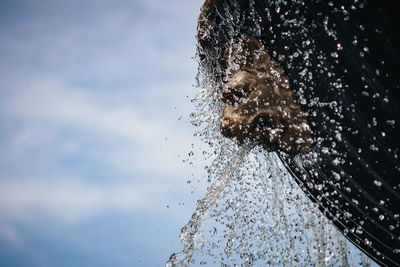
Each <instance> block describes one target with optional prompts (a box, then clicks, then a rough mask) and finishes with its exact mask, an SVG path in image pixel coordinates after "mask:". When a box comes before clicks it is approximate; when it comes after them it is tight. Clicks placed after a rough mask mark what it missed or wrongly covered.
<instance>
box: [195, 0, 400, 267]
mask: <svg viewBox="0 0 400 267" xmlns="http://www.w3.org/2000/svg"><path fill="white" fill-rule="evenodd" d="M394 7H395V1H378V0H370V1H361V0H360V1H355V0H354V1H344V0H342V1H340V0H339V1H322V0H321V1H318V0H314V1H300V0H288V1H278V0H274V1H273V0H271V1H268V0H255V1H244V0H243V1H241V0H235V1H233V0H231V1H228V0H208V1H206V3H205V5H204V6H203V9H202V14H201V15H200V18H199V35H198V39H199V56H200V59H201V64H202V65H203V66H204V67H205V68H206V69H208V70H209V72H213V69H220V68H222V69H224V68H225V69H227V68H228V66H227V65H226V62H225V61H224V52H225V50H226V49H227V48H228V47H229V45H230V43H232V42H237V41H238V40H240V39H241V38H243V37H244V36H254V37H255V38H256V39H257V40H258V41H260V42H261V43H262V44H263V45H264V47H265V49H266V51H267V52H268V54H269V55H271V57H272V58H273V59H274V60H275V61H277V62H279V64H280V65H281V66H282V68H283V69H284V72H285V74H286V75H287V76H288V78H289V82H290V88H291V89H292V90H293V91H294V92H295V94H296V96H297V98H298V99H299V103H300V104H301V108H302V110H304V111H305V112H306V113H307V121H308V123H309V125H310V127H311V132H312V137H313V145H312V147H311V150H310V151H309V152H307V153H299V154H297V155H291V156H285V155H284V154H281V158H282V160H283V161H284V162H285V164H286V166H287V169H288V170H289V171H290V172H291V173H292V174H293V177H294V178H295V179H296V181H297V183H298V184H299V185H300V186H301V188H302V189H303V190H304V191H305V192H306V193H307V195H308V196H309V197H310V198H311V199H312V200H313V201H314V202H316V203H318V204H319V207H320V209H321V211H322V212H323V213H324V214H325V215H326V216H327V217H328V218H329V219H330V220H331V221H332V223H334V224H335V225H336V227H337V228H338V229H339V230H340V231H341V232H342V233H343V234H344V235H345V236H346V237H347V238H348V239H349V240H350V241H351V242H353V243H354V244H355V245H356V246H357V247H359V248H360V249H361V250H362V251H364V252H365V253H366V254H367V255H368V256H369V257H371V258H372V259H373V260H374V261H375V262H377V263H379V264H381V265H387V266H399V265H400V226H399V224H400V218H399V217H400V188H399V186H400V185H399V184H400V162H399V161H400V160H399V157H400V155H399V153H400V152H399V150H400V141H399V140H400V127H399V124H400V19H398V15H397V14H396V12H395V11H394ZM214 75H215V77H216V79H220V80H223V79H224V78H225V73H224V72H215V73H214ZM221 90H222V89H221Z"/></svg>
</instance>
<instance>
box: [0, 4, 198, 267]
mask: <svg viewBox="0 0 400 267" xmlns="http://www.w3.org/2000/svg"><path fill="white" fill-rule="evenodd" d="M201 4H202V1H200V0H190V1H188V0H168V1H164V0H141V1H139V0H136V1H108V0H96V1H94V0H93V1H87V0H85V1H83V0H80V1H72V0H68V1H63V0H59V1H51V0H48V1H45V0H40V1H39V0H35V1H34V0H26V1H23V0H20V1H1V2H0V55H1V60H0V138H1V139H0V151H1V153H0V266H161V265H163V264H164V263H165V261H166V260H167V259H168V257H169V255H170V253H171V252H174V251H178V250H179V249H180V248H181V244H180V242H179V239H178V234H179V231H180V228H181V227H182V226H183V225H184V224H185V223H186V221H187V220H188V218H189V216H190V213H191V211H192V210H193V209H194V205H195V202H196V199H197V198H198V197H199V196H200V195H201V194H202V192H204V190H205V187H206V184H205V183H204V182H203V181H202V180H201V179H202V178H205V174H204V171H203V166H204V160H203V159H202V158H201V157H200V156H197V155H198V154H201V153H198V152H199V151H202V150H203V149H206V148H204V147H203V146H204V145H203V144H202V143H201V142H200V140H198V139H195V138H194V137H193V133H194V131H195V129H194V128H193V127H192V126H190V124H189V123H188V115H189V113H190V112H192V111H193V110H194V107H193V106H192V104H191V103H190V98H191V97H193V96H194V94H195V91H196V89H195V88H194V87H193V86H192V85H193V84H194V82H195V75H196V72H197V63H196V61H195V60H194V59H192V57H193V56H194V55H195V44H196V40H195V31H196V20H197V16H198V13H199V8H200V6H201ZM193 149H194V151H195V157H194V162H195V163H194V164H193V165H191V164H188V162H187V158H188V156H187V154H188V152H189V151H191V150H193ZM183 161H186V162H183ZM193 177H195V178H193ZM190 179H192V180H200V182H199V183H197V184H196V185H193V183H192V184H188V183H186V181H187V180H190ZM204 180H205V179H204ZM193 191H194V193H192V192H193Z"/></svg>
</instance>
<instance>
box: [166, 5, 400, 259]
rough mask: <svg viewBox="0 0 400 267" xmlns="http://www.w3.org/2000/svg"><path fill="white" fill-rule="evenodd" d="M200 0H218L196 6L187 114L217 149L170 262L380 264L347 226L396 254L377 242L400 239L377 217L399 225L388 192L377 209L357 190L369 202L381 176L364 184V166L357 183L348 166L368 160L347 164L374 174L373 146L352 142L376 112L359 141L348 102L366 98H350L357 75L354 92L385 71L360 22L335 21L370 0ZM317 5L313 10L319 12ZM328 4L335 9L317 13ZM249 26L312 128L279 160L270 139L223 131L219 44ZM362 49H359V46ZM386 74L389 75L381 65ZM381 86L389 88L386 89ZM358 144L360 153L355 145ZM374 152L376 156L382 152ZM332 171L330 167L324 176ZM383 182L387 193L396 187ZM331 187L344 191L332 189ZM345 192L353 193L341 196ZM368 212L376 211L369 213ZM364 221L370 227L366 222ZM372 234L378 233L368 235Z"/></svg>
mask: <svg viewBox="0 0 400 267" xmlns="http://www.w3.org/2000/svg"><path fill="white" fill-rule="evenodd" d="M207 2H208V3H209V4H210V6H212V5H215V6H216V7H215V8H214V9H213V10H211V8H210V7H209V6H206V7H205V8H204V9H203V16H204V18H202V17H200V20H199V37H198V38H199V56H198V59H199V62H200V67H199V75H198V88H199V92H198V95H197V96H196V98H195V99H194V100H193V102H194V104H195V106H196V112H194V113H193V114H192V122H193V124H194V125H196V126H198V127H199V128H200V130H199V131H198V133H196V135H198V136H201V138H202V139H203V141H204V142H206V143H207V144H209V145H210V148H211V150H212V152H210V154H212V155H213V156H214V157H215V160H214V161H213V162H212V164H211V165H210V166H209V167H208V172H209V177H208V179H209V181H210V182H212V183H211V185H210V187H209V188H208V192H207V194H206V196H205V197H204V198H203V199H202V200H200V201H199V203H198V207H197V209H196V210H195V212H194V213H193V215H192V217H191V219H190V221H189V222H188V224H187V225H186V226H185V227H183V229H182V233H181V235H180V238H181V239H182V242H183V245H184V248H183V250H182V252H180V253H175V254H172V255H171V257H170V259H169V261H168V262H167V266H188V265H192V264H193V265H196V264H199V265H221V266H370V265H376V263H374V262H372V261H371V260H369V258H368V257H367V256H365V255H364V254H363V253H362V252H361V251H359V250H358V249H357V248H356V247H355V246H354V245H353V244H352V243H350V242H349V241H348V240H347V239H346V238H345V237H344V236H343V235H342V233H344V234H345V235H347V234H348V235H349V236H350V239H351V240H352V241H353V242H355V243H356V244H357V246H359V247H361V248H362V249H363V250H369V249H370V250H369V255H370V256H371V257H373V258H374V259H375V260H378V261H381V262H385V261H387V264H391V263H393V262H394V261H395V256H393V251H390V250H394V251H396V248H393V247H392V248H390V247H389V248H388V246H387V244H384V242H388V241H387V240H391V241H390V242H396V241H393V240H394V238H387V236H389V237H390V235H386V234H387V232H388V231H386V230H387V229H385V228H384V226H381V225H378V224H379V223H377V222H376V221H382V222H383V223H386V220H389V219H390V220H391V219H392V218H394V220H397V223H396V224H395V225H392V224H390V225H389V226H388V229H389V230H391V231H396V229H397V228H398V218H399V216H398V214H396V213H395V212H392V213H395V214H392V213H391V211H390V210H389V211H388V209H389V208H391V207H392V206H390V201H386V203H389V206H387V207H388V208H387V207H386V206H385V201H383V200H381V201H380V202H379V203H381V204H380V206H378V207H374V208H373V209H372V206H371V208H370V207H369V206H368V205H372V204H370V202H365V201H364V200H362V198H360V195H363V194H364V195H367V200H368V201H372V203H375V202H373V201H375V200H374V199H373V197H371V195H369V196H368V194H367V193H368V192H367V190H369V191H370V192H371V191H373V190H374V191H377V190H378V191H379V190H381V189H382V188H384V187H382V184H383V185H384V186H387V185H386V184H385V182H384V181H383V180H382V178H380V177H378V176H377V175H376V174H375V173H374V175H375V176H374V177H375V178H374V183H373V184H372V186H376V188H375V187H371V185H370V184H367V183H366V182H365V181H366V179H365V178H364V177H361V178H362V179H364V180H357V181H356V182H355V181H354V180H353V176H352V175H348V173H346V171H347V172H349V170H351V171H354V170H357V171H354V172H355V173H356V172H358V171H360V170H361V171H362V170H363V169H362V168H361V167H359V166H358V165H357V166H354V168H353V169H354V170H352V166H353V164H354V165H356V164H358V163H357V162H356V160H359V161H360V162H362V163H363V164H365V166H366V169H367V173H366V174H369V173H373V169H371V168H370V165H369V164H368V162H367V160H368V159H369V158H370V156H369V155H368V154H362V153H365V152H364V151H363V152H361V151H362V149H361V148H358V150H357V149H356V147H355V145H354V146H352V145H351V144H350V145H349V143H350V141H351V142H353V144H357V146H361V145H363V144H362V142H370V141H371V140H372V139H373V140H376V136H374V132H373V130H372V128H373V127H376V125H377V122H376V120H374V118H375V117H373V118H372V119H371V122H370V121H368V124H366V126H368V130H365V136H366V138H364V139H362V140H364V141H362V142H361V144H360V143H357V138H358V137H357V136H356V135H357V134H359V132H360V131H363V133H364V130H363V129H362V128H360V126H359V125H361V124H362V123H364V122H365V121H366V120H367V119H366V118H365V110H366V109H365V106H366V104H363V105H359V106H356V105H355V104H357V102H358V101H359V99H361V98H356V96H358V95H357V94H359V92H358V91H357V90H353V89H352V86H363V87H362V88H363V89H364V90H365V91H362V92H360V95H361V97H363V96H364V97H365V96H369V93H368V90H372V89H368V88H373V85H374V83H377V82H376V81H377V80H378V78H379V76H381V77H382V76H383V74H382V73H380V71H379V69H376V70H374V71H375V73H372V72H371V71H369V69H368V66H369V65H368V64H367V63H368V62H367V61H365V58H364V57H366V56H365V54H367V53H369V52H370V46H368V44H369V43H370V40H369V39H368V38H366V37H365V36H366V34H365V33H364V31H365V26H364V25H362V24H361V23H358V22H357V23H355V24H356V26H355V27H354V28H352V29H351V31H352V32H353V33H357V34H358V35H355V34H354V35H351V34H350V33H351V31H350V30H349V29H348V28H346V27H347V26H346V25H345V26H343V25H341V23H342V22H343V23H347V22H348V21H351V20H352V15H353V13H354V14H355V15H354V16H355V17H356V18H358V19H360V18H361V19H363V21H365V19H364V17H362V16H361V15H362V14H363V13H362V12H361V11H360V14H361V15H359V14H358V13H357V12H359V10H362V9H363V8H364V6H365V3H364V2H365V1H359V0H353V1H349V2H346V3H344V4H343V5H342V4H338V3H336V2H335V3H333V2H329V1H325V2H326V3H325V2H324V1H322V0H313V1H311V0H310V2H307V3H306V1H303V0H274V1H268V0H260V1H254V0H250V1H241V0H237V1H222V0H221V1H218V0H210V1H206V3H207ZM339 2H340V1H339ZM321 3H322V4H321ZM308 5H309V6H311V7H308ZM243 6H245V7H246V8H245V9H244V8H243ZM312 7H314V8H315V10H319V11H315V14H314V13H313V10H312ZM260 10H261V13H260ZM310 10H311V11H310ZM327 10H328V11H327ZM324 12H325V13H326V14H332V15H324V14H325V13H324ZM318 22H320V24H318ZM338 24H340V25H338ZM349 25H350V24H349ZM350 26H352V24H351V25H350ZM350 26H349V27H350ZM336 29H338V30H336ZM378 30H379V29H377V30H376V32H377V33H379V31H378ZM266 32H267V33H266ZM244 35H247V36H254V37H255V38H256V39H258V40H263V41H264V43H263V44H264V45H265V47H264V49H265V50H268V53H269V54H270V55H271V57H273V58H274V59H275V60H277V61H279V62H280V63H282V64H283V65H284V69H285V70H286V71H287V72H288V73H289V74H290V75H289V77H291V78H292V80H291V81H290V82H291V85H292V86H293V87H294V88H296V91H295V94H296V97H297V99H298V102H299V103H301V104H302V105H303V107H305V108H306V110H307V113H308V118H309V119H310V118H311V123H310V125H311V128H312V129H313V130H314V132H313V134H314V143H313V146H312V148H311V149H310V151H309V152H307V153H305V154H300V155H296V156H293V157H291V158H290V159H288V160H285V157H283V156H282V155H281V154H279V153H276V152H272V151H268V148H266V147H265V146H260V145H257V144H254V143H251V142H249V143H245V144H244V145H243V144H242V145H239V144H238V143H236V142H234V141H232V140H229V139H227V138H224V137H223V136H222V135H221V133H220V124H221V120H222V119H221V113H222V109H223V102H222V101H221V100H220V99H221V91H222V88H224V86H225V84H226V83H227V81H228V79H229V74H228V73H227V67H226V63H225V62H224V60H223V57H224V51H225V49H226V48H227V47H229V46H231V45H232V44H234V43H235V42H237V41H238V39H240V38H241V37H245V36H244ZM348 35H349V36H348ZM361 36H363V38H361ZM367 36H368V35H367ZM350 39H351V40H350ZM349 40H350V41H349ZM332 44H334V45H332ZM373 44H374V43H372V45H373ZM371 47H372V46H371ZM205 48H207V49H205ZM360 49H361V50H362V52H359V50H360ZM345 52H346V53H353V54H354V55H355V54H356V53H357V56H359V57H360V58H361V59H360V60H359V59H355V58H353V57H351V56H350V55H349V54H347V57H345V56H344V54H343V53H345ZM376 53H378V52H376ZM379 55H382V57H383V56H386V55H383V54H379ZM382 62H383V61H382ZM382 62H381V63H379V64H382V65H384V64H385V62H383V63H382ZM345 64H347V65H346V66H350V67H352V68H354V69H355V70H356V71H357V75H359V77H358V76H357V77H358V78H360V80H361V82H362V84H361V85H359V84H358V82H354V81H353V80H352V79H353V78H352V77H350V76H349V74H348V73H349V70H348V69H347V67H344V66H345ZM369 64H370V66H371V67H372V66H373V64H375V63H374V62H373V61H369ZM350 71H351V69H350ZM386 76H387V77H389V76H388V74H387V75H386ZM349 77H350V78H349ZM347 82H349V83H352V84H353V85H352V84H350V85H349V84H347ZM364 84H365V86H364ZM389 85H390V84H389ZM351 90H353V91H351ZM350 92H353V93H354V94H353V95H351V94H350ZM388 92H389V91H388V90H387V91H386V92H385V95H386V94H388V95H389V93H388ZM372 97H373V99H379V98H380V97H382V98H383V100H382V103H383V104H387V103H388V102H389V100H388V99H389V98H387V97H386V96H385V97H383V96H382V95H379V94H378V93H374V94H373V95H372ZM354 99H356V101H354ZM361 100H362V99H361ZM361 100H360V101H361ZM351 101H354V103H355V104H354V103H351ZM374 101H375V102H374ZM376 101H377V100H373V102H371V103H372V104H373V105H374V106H373V107H372V109H371V114H373V113H374V112H375V109H376V107H375V106H378V108H379V105H378V104H377V102H376ZM349 102H350V103H349ZM358 108H362V109H363V112H364V113H360V114H361V115H359V114H358V113H357V112H360V110H359V109H358ZM393 110H394V111H393V112H392V111H391V112H392V113H390V112H389V113H390V114H395V112H396V109H395V108H393ZM346 112H347V113H346ZM343 114H345V115H343ZM367 115H369V114H367ZM371 116H372V115H371ZM373 116H376V115H373ZM385 116H386V115H385ZM393 116H394V115H393ZM349 118H352V119H351V122H349V121H347V120H349ZM355 118H358V121H357V120H356V119H355ZM346 119H347V120H346ZM368 120H369V119H368ZM353 121H354V122H353ZM379 123H381V122H379ZM382 124H384V123H381V125H382ZM349 125H351V127H348V126H349ZM385 125H387V127H392V128H390V129H389V130H393V129H395V120H391V119H390V120H386V124H385ZM353 126H354V129H353V128H352V127H353ZM346 127H347V128H346ZM356 127H359V128H356ZM359 129H361V130H359ZM393 131H395V130H393ZM387 134H388V131H385V132H383V135H382V136H383V137H385V135H387ZM353 135H354V136H356V137H353ZM368 138H370V139H368ZM360 140H361V139H360ZM345 142H348V143H345ZM343 144H345V145H343ZM379 145H381V144H379ZM368 147H369V148H370V150H371V151H373V152H371V153H377V152H378V151H379V148H380V149H381V151H383V146H382V145H381V146H380V147H379V146H378V147H377V146H375V145H374V143H372V144H371V145H369V144H368ZM356 150H357V151H358V153H359V154H358V155H357V156H353V154H354V153H355V152H354V151H356ZM343 151H344V152H343ZM352 153H353V154H352ZM389 153H392V154H393V155H394V157H395V158H396V159H397V154H396V153H397V149H392V150H391V149H390V148H389ZM385 156H387V153H386V154H385ZM373 159H374V158H373ZM321 162H322V163H321ZM366 162H367V163H366ZM375 162H376V164H378V161H375ZM318 164H320V165H318ZM381 164H382V162H381ZM288 165H289V167H291V168H290V169H291V170H292V169H294V170H295V172H296V174H297V177H296V176H294V175H293V174H291V173H289V172H288V168H287V167H288ZM348 165H349V166H348ZM356 167H357V168H356ZM324 168H326V170H324ZM328 172H329V175H330V176H329V177H326V175H327V173H328ZM388 172H389V171H388ZM393 173H394V172H393ZM319 174H322V176H321V177H320V176H319ZM396 175H397V176H398V174H394V177H397V176H396ZM331 178H332V179H331ZM301 179H303V180H301ZM324 179H325V180H324ZM295 181H296V182H295ZM382 181H383V182H382ZM363 183H364V184H363ZM366 186H368V187H366ZM363 187H364V188H363ZM365 188H366V189H365ZM352 190H353V192H352ZM354 190H357V192H354ZM363 190H364V191H363ZM390 190H391V191H390ZM390 190H389V192H391V193H392V192H393V190H392V189H390ZM394 190H396V188H394ZM305 192H307V195H306V193H305ZM393 194H395V193H393ZM335 196H339V197H336V199H335ZM349 196H350V197H352V198H350V199H348V197H349ZM391 197H392V196H391ZM338 199H339V200H338ZM343 199H344V200H343ZM336 200H338V202H336ZM361 200H362V201H363V205H365V206H363V207H362V208H363V209H365V210H367V211H364V210H362V208H361V204H360V203H359V201H361ZM340 201H342V202H340ZM338 203H339V204H342V203H345V205H343V206H340V205H339V204H338ZM382 203H383V204H382ZM367 204H368V205H367ZM373 205H375V204H373ZM335 209H338V210H335ZM371 209H372V210H373V212H375V213H373V214H372V215H371V213H369V212H370V210H371ZM393 210H394V211H395V209H394V208H393V207H392V211H393ZM333 211H334V212H335V213H333ZM351 212H354V214H351ZM360 214H361V215H360ZM384 214H385V215H384ZM375 215H376V217H377V218H378V219H375V217H373V216H375ZM363 216H364V217H363ZM326 217H329V218H330V220H328V219H327V218H326ZM343 218H344V219H343ZM365 218H367V220H369V221H365ZM333 223H335V225H336V227H338V228H339V229H340V231H342V233H341V232H340V231H338V230H337V228H335V226H334V225H333ZM342 223H346V224H347V225H345V226H343V224H342ZM389 223H391V221H390V222H388V224H389ZM367 224H368V225H367ZM348 225H350V227H349V226H348ZM365 225H367V226H368V227H369V228H364V226H365ZM342 226H343V227H342ZM375 226H376V227H378V228H377V229H384V233H385V235H383V234H380V233H381V232H379V234H380V235H381V236H379V234H375V233H369V232H368V229H375V228H373V227H375ZM379 227H380V228H379ZM374 234H375V236H374ZM365 236H366V237H365ZM371 237H372V238H375V237H376V239H373V242H371ZM379 238H381V240H379ZM383 238H387V239H385V240H384V239H383ZM371 244H372V245H373V246H374V245H379V246H382V247H379V249H380V251H385V253H387V254H386V255H388V257H386V256H382V254H381V252H379V251H375V250H374V247H373V246H371ZM382 244H383V245H382ZM387 251H388V252H387ZM399 251H400V250H399ZM390 253H392V254H390ZM394 254H395V253H394ZM375 257H376V258H375ZM390 257H391V258H390ZM388 258H390V259H388Z"/></svg>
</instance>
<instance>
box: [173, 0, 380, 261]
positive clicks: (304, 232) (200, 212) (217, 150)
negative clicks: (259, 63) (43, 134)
mask: <svg viewBox="0 0 400 267" xmlns="http://www.w3.org/2000/svg"><path fill="white" fill-rule="evenodd" d="M250 2H251V3H252V1H250ZM275 2H277V3H278V2H285V1H275ZM293 2H299V4H301V3H302V1H293ZM356 2H357V1H356ZM266 12H275V13H279V12H280V9H279V6H278V5H277V6H276V7H274V8H271V9H270V10H267V11H266ZM249 13H250V15H251V14H253V13H255V12H252V10H250V12H249ZM222 15H223V16H224V17H227V18H230V19H229V20H227V21H226V22H224V23H226V24H227V25H224V26H225V27H224V29H227V30H228V31H229V35H231V36H235V35H236V31H238V28H240V27H242V26H241V21H242V19H241V16H242V14H240V13H238V12H236V11H235V9H234V8H233V9H228V8H227V9H226V14H222ZM283 20H284V19H283ZM254 21H255V24H254V35H257V33H258V31H259V26H258V25H257V23H256V22H257V17H255V19H254ZM326 22H327V23H326V25H325V28H326V35H327V36H329V38H332V39H335V38H336V36H335V32H334V31H332V30H331V29H330V28H329V27H328V26H329V20H328V18H327V19H326ZM284 23H287V24H292V25H293V31H292V32H288V33H286V34H287V36H288V40H289V39H290V34H292V35H296V34H302V38H303V39H304V41H303V42H302V45H303V48H301V47H300V48H299V49H298V51H299V52H300V54H301V52H303V56H304V60H303V62H304V64H305V66H308V65H307V58H308V56H309V55H311V54H312V53H314V54H315V56H317V57H321V60H322V56H321V55H322V54H321V55H320V54H318V51H317V50H316V49H314V48H313V41H312V40H311V41H309V40H308V39H307V38H308V37H307V27H304V25H303V24H304V20H303V19H302V18H301V17H299V18H298V19H297V20H290V21H285V22H284ZM214 26H215V27H214V28H210V31H213V30H214V31H218V30H219V28H218V27H219V26H218V25H214ZM298 29H301V31H300V30H298ZM271 32H273V29H272V30H271ZM205 34H207V33H205ZM282 38H283V41H284V40H285V39H284V38H285V37H282ZM228 42H229V40H228ZM339 45H340V44H339ZM340 48H341V47H340V46H338V49H339V50H340ZM218 49H220V48H218V46H216V47H215V51H207V53H208V54H207V56H208V57H211V58H212V57H217V56H218V55H221V51H219V50H218ZM301 49H303V51H300V50H301ZM313 49H314V50H313ZM336 55H337V54H334V53H333V54H332V56H334V57H336ZM298 56H299V53H297V52H296V53H294V54H293V55H292V56H291V57H293V60H296V58H297V57H298ZM275 57H276V58H279V55H278V54H277V55H275ZM309 67H311V66H308V68H309ZM224 71H225V70H224V68H223V67H222V66H220V65H218V61H216V63H215V62H214V63H213V64H203V65H201V66H200V68H199V75H198V85H197V87H198V89H199V91H198V94H197V96H196V97H195V99H194V100H193V103H194V104H195V106H196V111H195V112H194V113H193V114H191V117H192V123H193V124H194V125H196V126H198V127H199V131H198V132H197V133H196V135H197V136H200V137H201V138H202V140H203V141H204V142H206V143H207V144H209V145H210V150H212V152H210V155H211V154H212V155H213V156H214V157H215V159H214V161H213V162H212V164H211V165H210V166H208V168H207V169H208V174H209V177H208V179H209V181H210V186H209V187H208V191H207V193H206V195H205V197H204V198H203V199H201V200H200V201H198V204H197V208H196V210H195V211H194V213H193V215H192V216H191V218H190V220H189V222H188V223H187V224H186V225H185V226H184V227H183V228H182V231H181V234H180V238H181V240H182V243H183V249H182V251H181V252H178V253H173V254H172V255H171V257H170V259H169V260H168V262H167V263H166V266H168V267H172V266H189V265H193V266H194V265H207V266H217V265H218V266H370V265H371V266H372V265H374V266H375V263H373V262H372V261H370V260H369V259H368V257H366V256H365V255H364V254H363V253H362V252H361V251H359V250H358V249H357V248H356V247H355V246H354V245H353V244H351V243H350V242H349V241H347V239H346V238H345V237H343V235H342V234H341V233H340V232H339V231H338V230H337V229H336V228H335V227H334V226H333V225H332V224H331V223H330V222H329V221H328V219H326V217H325V216H324V215H323V214H322V212H321V211H320V210H319V209H318V207H317V206H316V204H315V203H313V202H312V201H311V200H310V199H309V198H308V196H307V195H306V194H305V193H304V192H303V190H302V189H301V188H300V187H299V185H298V184H297V183H295V181H294V179H293V177H292V176H291V174H289V173H288V171H287V169H286V168H285V166H284V164H283V162H282V161H281V159H280V158H279V157H278V155H277V154H276V153H275V152H270V151H267V150H265V149H264V148H262V147H259V146H257V145H249V144H247V145H242V146H239V145H238V144H236V143H235V142H233V141H232V140H228V139H226V138H224V137H223V136H222V135H221V133H220V131H219V124H220V121H221V111H222V103H221V100H220V96H221V92H220V91H221V90H220V88H221V83H222V80H223V79H222V80H221V79H216V78H215V77H224V75H225V73H224ZM321 73H322V72H321ZM331 75H333V76H334V74H331V73H329V77H331ZM301 77H303V78H304V79H312V75H311V73H309V74H307V67H306V68H304V75H302V76H301ZM300 84H301V83H300ZM301 93H302V88H301V86H300V95H298V97H299V98H300V101H303V99H302V95H301ZM311 104H312V103H311ZM318 104H319V105H322V104H323V103H318ZM326 105H331V104H330V103H328V104H326ZM332 105H333V104H332ZM332 108H333V109H334V108H336V106H335V105H333V107H332ZM298 160H299V165H301V164H303V163H302V162H301V160H302V159H301V158H299V159H298ZM304 164H305V163H304Z"/></svg>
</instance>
